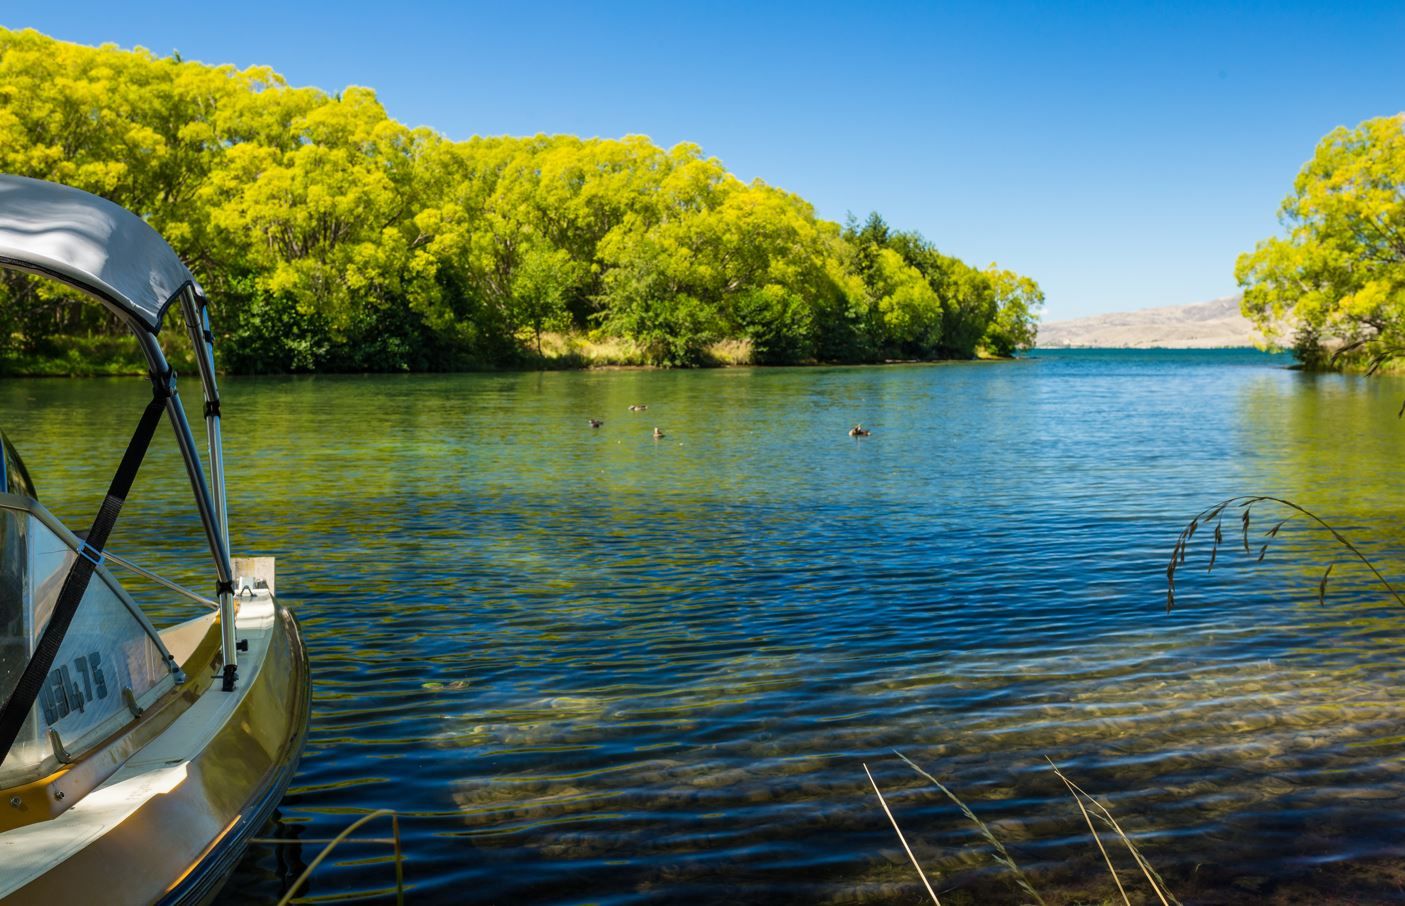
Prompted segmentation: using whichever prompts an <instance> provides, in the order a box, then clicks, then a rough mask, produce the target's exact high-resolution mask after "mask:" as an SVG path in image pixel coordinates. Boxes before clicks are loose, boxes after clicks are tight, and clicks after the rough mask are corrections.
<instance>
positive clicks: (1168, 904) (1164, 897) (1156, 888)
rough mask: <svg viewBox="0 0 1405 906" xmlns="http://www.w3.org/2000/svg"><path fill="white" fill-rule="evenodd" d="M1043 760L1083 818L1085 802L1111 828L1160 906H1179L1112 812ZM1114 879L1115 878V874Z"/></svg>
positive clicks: (1056, 766) (1110, 863)
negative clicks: (1072, 798)
mask: <svg viewBox="0 0 1405 906" xmlns="http://www.w3.org/2000/svg"><path fill="white" fill-rule="evenodd" d="M1044 760H1045V761H1048V762H1049V767H1051V768H1053V770H1054V774H1055V775H1057V776H1058V778H1059V779H1060V780H1062V781H1063V782H1064V785H1065V786H1067V787H1068V788H1069V792H1071V793H1073V795H1074V798H1076V799H1078V800H1079V802H1078V807H1079V809H1082V810H1083V816H1084V818H1087V817H1088V812H1087V810H1086V809H1084V808H1083V800H1087V802H1088V803H1089V804H1091V805H1092V806H1093V808H1094V810H1095V811H1094V814H1096V815H1097V816H1098V820H1100V821H1103V822H1105V823H1106V824H1107V825H1108V826H1109V827H1111V828H1112V830H1113V833H1115V834H1117V837H1118V839H1120V840H1121V841H1122V843H1123V845H1124V846H1126V847H1127V852H1129V853H1131V854H1132V858H1133V859H1134V860H1135V861H1136V863H1137V867H1138V868H1140V869H1141V870H1142V874H1143V875H1144V876H1145V877H1146V882H1147V883H1148V884H1150V885H1151V889H1152V892H1153V893H1155V894H1156V898H1157V899H1159V900H1160V901H1161V904H1162V906H1172V904H1175V906H1181V902H1180V900H1177V899H1176V898H1175V896H1174V895H1172V894H1171V892H1170V891H1169V890H1167V889H1166V882H1165V881H1164V880H1163V879H1162V877H1161V875H1160V874H1159V873H1158V872H1157V871H1156V869H1155V868H1152V867H1151V863H1150V862H1148V861H1147V860H1146V857H1145V856H1143V855H1142V852H1141V850H1139V849H1137V847H1136V844H1134V843H1133V842H1132V839H1131V838H1130V837H1128V836H1127V833H1126V831H1124V830H1122V825H1120V824H1118V823H1117V819H1116V818H1114V817H1113V816H1112V812H1111V811H1109V810H1108V808H1107V806H1105V805H1103V804H1102V803H1101V802H1099V801H1098V800H1097V799H1096V798H1094V797H1093V795H1092V794H1090V793H1089V792H1088V791H1087V790H1085V789H1083V787H1081V786H1079V785H1078V784H1076V783H1074V782H1073V781H1072V780H1070V779H1068V777H1067V776H1065V775H1064V773H1063V771H1060V770H1059V767H1058V765H1056V764H1054V762H1053V761H1052V760H1051V759H1049V758H1045V759H1044ZM1090 826H1091V822H1090ZM1093 836H1094V838H1096V837H1097V834H1096V832H1095V833H1094V834H1093ZM1098 848H1099V849H1102V843H1099V844H1098ZM1103 855H1104V857H1106V855H1107V852H1106V851H1105V850H1104V852H1103ZM1111 865H1112V862H1111V861H1109V862H1108V866H1109V867H1111ZM1114 877H1116V875H1115V874H1114ZM1117 886H1118V889H1121V887H1122V884H1121V882H1118V885H1117ZM1123 896H1124V897H1125V896H1126V893H1125V892H1124V893H1123Z"/></svg>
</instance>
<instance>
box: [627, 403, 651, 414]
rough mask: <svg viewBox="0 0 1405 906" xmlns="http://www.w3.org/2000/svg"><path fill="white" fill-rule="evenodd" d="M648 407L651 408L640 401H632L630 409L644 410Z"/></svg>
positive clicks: (635, 410)
mask: <svg viewBox="0 0 1405 906" xmlns="http://www.w3.org/2000/svg"><path fill="white" fill-rule="evenodd" d="M648 408H649V407H648V406H645V405H643V404H640V403H632V404H630V407H629V411H630V412H643V411H644V410H645V409H648Z"/></svg>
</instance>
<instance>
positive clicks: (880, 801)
mask: <svg viewBox="0 0 1405 906" xmlns="http://www.w3.org/2000/svg"><path fill="white" fill-rule="evenodd" d="M863 772H864V773H865V774H867V775H868V782H869V783H871V784H873V792H875V793H877V794H878V804H879V805H881V806H883V813H884V814H885V815H887V816H888V820H889V821H891V822H892V823H893V830H895V831H897V832H898V840H900V841H901V842H902V845H903V849H905V850H907V857H908V858H909V859H911V860H912V867H913V868H915V869H917V876H918V877H919V878H921V879H922V886H923V887H926V888H927V893H929V894H931V895H932V902H933V903H936V904H937V906H942V901H941V900H939V899H937V892H936V891H935V890H933V889H932V884H931V882H929V881H928V880H927V873H926V872H925V871H923V870H922V865H921V863H919V862H918V861H917V857H916V856H914V855H913V854H912V847H910V846H908V845H907V838H906V837H904V836H903V829H902V828H900V827H898V819H896V818H894V817H893V813H892V811H890V810H889V808H888V803H887V802H884V801H883V791H882V790H880V789H879V788H878V781H876V780H874V779H873V772H872V771H870V770H869V769H868V765H867V764H865V765H864V766H863Z"/></svg>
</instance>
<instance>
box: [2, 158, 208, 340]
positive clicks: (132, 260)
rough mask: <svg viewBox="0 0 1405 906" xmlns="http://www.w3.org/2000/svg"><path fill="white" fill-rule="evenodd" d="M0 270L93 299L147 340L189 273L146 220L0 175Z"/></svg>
mask: <svg viewBox="0 0 1405 906" xmlns="http://www.w3.org/2000/svg"><path fill="white" fill-rule="evenodd" d="M0 266H3V267H10V268H15V269H18V270H24V271H29V272H31V273H37V274H43V275H44V276H47V277H52V278H54V279H56V280H60V281H62V282H64V283H67V284H68V285H69V286H72V287H74V288H75V289H79V290H82V291H83V292H85V293H88V294H89V295H92V296H94V297H95V298H97V299H98V300H99V301H101V302H102V303H103V304H104V305H106V306H107V307H108V308H110V309H112V310H114V311H115V312H117V313H118V314H119V315H122V316H123V317H124V318H126V319H127V320H128V321H131V322H133V323H134V325H139V326H141V327H143V328H145V329H146V330H148V331H150V332H151V333H155V332H156V331H157V330H159V329H160V327H161V318H162V316H163V315H164V314H165V313H166V309H167V308H168V307H170V305H171V303H172V302H175V301H176V300H177V299H178V298H179V297H180V295H181V291H182V290H184V289H185V288H186V287H191V288H193V289H194V290H195V291H196V293H197V295H200V296H203V295H204V293H203V292H201V290H200V286H199V284H198V283H196V281H195V278H194V277H193V276H191V273H190V270H189V269H187V268H186V266H185V265H184V264H183V263H182V262H181V260H180V256H178V255H177V254H176V253H175V250H174V249H172V248H171V247H170V246H169V245H167V244H166V240H164V239H162V238H161V235H160V234H159V233H157V232H156V231H155V230H154V229H152V228H151V226H150V225H149V224H147V222H146V221H145V220H142V219H141V218H140V217H138V216H137V215H135V214H133V213H132V212H130V211H128V210H126V209H125V208H121V207H118V206H117V205H115V204H113V203H112V202H110V201H108V200H107V199H105V198H99V197H98V196H96V195H91V194H89V193H87V192H84V191H82V190H79V189H74V188H71V187H69V186H64V185H59V184H58V183H52V182H43V181H40V180H37V179H28V178H26V177H23V176H9V175H4V174H0Z"/></svg>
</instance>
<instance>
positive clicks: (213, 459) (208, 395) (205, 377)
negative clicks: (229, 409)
mask: <svg viewBox="0 0 1405 906" xmlns="http://www.w3.org/2000/svg"><path fill="white" fill-rule="evenodd" d="M181 313H182V314H183V315H184V316H185V328H186V331H187V332H188V333H189V334H190V343H191V346H192V347H193V348H194V350H195V362H196V365H197V367H198V368H199V371H200V386H201V389H202V390H203V391H204V396H205V439H206V444H207V446H208V448H209V452H210V490H211V493H212V494H213V495H214V499H215V516H216V519H217V520H218V521H219V526H220V535H221V536H222V537H223V538H224V540H225V555H226V556H229V555H231V554H232V551H231V550H230V549H229V508H228V501H227V498H226V496H225V493H226V492H225V484H224V443H223V439H222V438H221V436H220V394H219V385H218V383H217V382H216V380H215V343H214V336H213V334H211V332H210V307H209V305H208V304H207V303H206V302H205V300H204V299H202V298H200V297H199V296H197V295H196V293H195V289H194V288H193V287H186V290H185V293H184V294H183V295H182V296H181Z"/></svg>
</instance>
